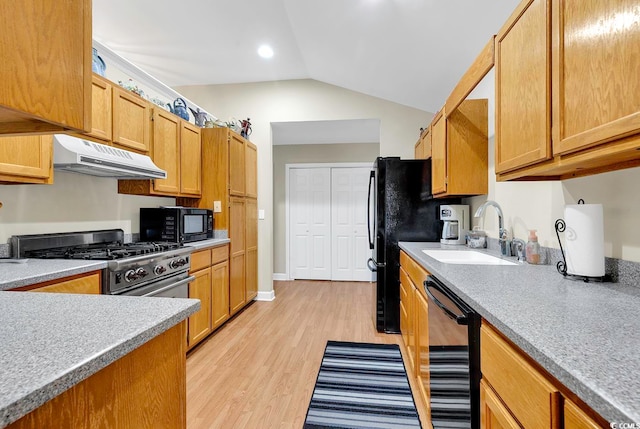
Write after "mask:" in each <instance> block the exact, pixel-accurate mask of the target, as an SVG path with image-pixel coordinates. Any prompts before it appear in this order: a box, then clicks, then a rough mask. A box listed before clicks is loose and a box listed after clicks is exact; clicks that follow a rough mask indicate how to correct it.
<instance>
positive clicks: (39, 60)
mask: <svg viewBox="0 0 640 429" xmlns="http://www.w3.org/2000/svg"><path fill="white" fill-rule="evenodd" d="M0 17H2V19H1V22H2V34H1V35H0V58H2V65H1V66H0V82H2V85H0V134H6V133H12V134H13V133H30V132H35V133H43V132H47V131H49V132H50V131H60V130H63V129H70V130H75V131H77V132H81V133H82V132H86V131H89V127H90V125H91V123H90V122H91V0H68V1H65V2H64V7H60V4H59V3H57V2H47V1H42V0H23V1H20V2H11V1H3V2H0Z"/></svg>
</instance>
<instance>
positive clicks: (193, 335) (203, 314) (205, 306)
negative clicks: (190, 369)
mask: <svg viewBox="0 0 640 429" xmlns="http://www.w3.org/2000/svg"><path fill="white" fill-rule="evenodd" d="M191 275H192V276H194V277H195V278H196V279H195V280H194V281H192V282H191V283H189V298H194V299H199V300H200V310H198V312H197V313H195V314H193V315H191V316H190V317H189V335H188V343H189V347H191V346H193V345H195V344H197V343H199V342H200V341H201V340H202V339H204V338H205V337H206V336H207V335H209V333H210V332H211V292H212V288H211V267H207V268H204V269H202V270H199V271H196V272H194V273H191Z"/></svg>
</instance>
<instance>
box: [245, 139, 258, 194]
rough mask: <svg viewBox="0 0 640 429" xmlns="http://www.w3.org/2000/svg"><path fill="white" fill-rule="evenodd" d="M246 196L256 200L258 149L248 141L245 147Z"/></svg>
mask: <svg viewBox="0 0 640 429" xmlns="http://www.w3.org/2000/svg"><path fill="white" fill-rule="evenodd" d="M245 178H246V179H245V186H246V196H247V197H250V198H258V148H257V146H256V145H254V144H253V143H251V142H250V141H249V140H247V142H246V146H245Z"/></svg>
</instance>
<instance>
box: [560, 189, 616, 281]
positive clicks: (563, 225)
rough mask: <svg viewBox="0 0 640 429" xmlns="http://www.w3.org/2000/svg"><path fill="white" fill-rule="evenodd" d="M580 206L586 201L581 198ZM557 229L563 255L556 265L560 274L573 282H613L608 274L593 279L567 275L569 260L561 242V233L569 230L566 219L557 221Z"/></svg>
mask: <svg viewBox="0 0 640 429" xmlns="http://www.w3.org/2000/svg"><path fill="white" fill-rule="evenodd" d="M578 204H584V200H583V199H582V198H580V199H579V200H578ZM555 228H556V236H557V237H558V244H559V245H560V253H562V261H558V263H557V264H556V269H557V270H558V272H559V273H560V274H562V275H563V276H565V277H567V278H569V279H572V280H582V281H583V282H585V283H589V282H610V281H611V276H610V275H608V274H605V275H604V276H598V277H592V276H581V275H578V274H569V273H567V258H566V257H565V256H564V249H563V248H562V241H560V233H561V232H564V230H565V229H566V228H567V224H566V223H565V221H564V219H558V220H556V225H555Z"/></svg>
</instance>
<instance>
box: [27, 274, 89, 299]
mask: <svg viewBox="0 0 640 429" xmlns="http://www.w3.org/2000/svg"><path fill="white" fill-rule="evenodd" d="M29 292H49V293H79V294H89V295H99V294H100V274H99V273H95V274H90V275H88V276H84V277H78V278H75V279H72V280H65V281H61V282H58V283H55V284H52V285H48V286H43V287H36V288H34V289H29Z"/></svg>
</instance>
